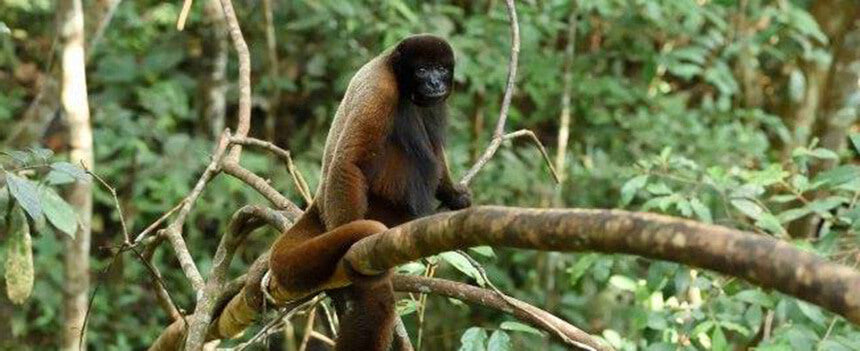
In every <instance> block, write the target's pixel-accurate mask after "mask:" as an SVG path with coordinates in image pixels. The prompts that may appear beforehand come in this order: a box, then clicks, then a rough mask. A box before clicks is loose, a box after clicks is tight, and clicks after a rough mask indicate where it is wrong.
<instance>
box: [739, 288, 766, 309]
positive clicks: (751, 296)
mask: <svg viewBox="0 0 860 351" xmlns="http://www.w3.org/2000/svg"><path fill="white" fill-rule="evenodd" d="M732 298H733V299H737V300H740V301H743V302H746V303H750V304H753V305H757V306H761V307H764V308H773V306H774V299H773V297H771V296H770V295H768V294H765V293H764V292H762V291H761V290H758V289H749V290H744V291H741V292H739V293H737V294H735V295H734V296H732Z"/></svg>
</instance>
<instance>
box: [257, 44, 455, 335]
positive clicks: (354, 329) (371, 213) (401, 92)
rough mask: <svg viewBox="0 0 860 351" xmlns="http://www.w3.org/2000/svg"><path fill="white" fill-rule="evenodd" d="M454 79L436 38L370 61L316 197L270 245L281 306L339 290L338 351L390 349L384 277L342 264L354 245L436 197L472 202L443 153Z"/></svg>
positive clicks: (347, 100) (336, 133)
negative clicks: (302, 297) (452, 174)
mask: <svg viewBox="0 0 860 351" xmlns="http://www.w3.org/2000/svg"><path fill="white" fill-rule="evenodd" d="M453 73H454V55H453V51H452V50H451V47H450V46H449V45H448V43H447V42H446V41H445V40H444V39H441V38H438V37H435V36H432V35H416V36H412V37H408V38H406V39H404V40H403V41H401V42H400V43H399V44H398V45H397V46H396V47H395V48H393V49H390V50H387V51H386V52H384V53H382V54H381V55H379V56H377V57H376V58H374V59H373V60H371V61H370V62H369V63H367V64H365V65H364V66H363V67H362V68H361V69H360V70H359V71H358V72H357V73H356V74H355V76H354V77H353V78H352V80H351V81H350V83H349V87H348V88H347V90H346V94H345V96H344V97H343V100H342V101H341V104H340V106H339V107H338V110H337V113H336V114H335V118H334V121H333V122H332V126H331V130H330V131H329V134H328V138H327V139H326V145H325V151H324V154H323V166H322V177H321V182H320V186H319V188H318V190H317V193H316V197H315V198H314V200H313V202H312V203H311V205H310V207H309V208H308V210H307V211H306V212H305V214H304V215H302V217H301V218H300V219H299V220H298V221H297V222H296V224H295V225H294V226H293V227H292V228H290V229H289V230H288V231H287V232H286V233H284V234H283V235H281V236H280V237H279V238H278V239H277V241H276V242H275V244H274V245H273V247H272V255H271V258H270V260H269V268H270V270H271V273H272V274H273V278H274V279H272V280H271V281H270V285H269V290H270V292H271V293H272V294H273V295H274V296H275V298H276V299H277V298H278V296H296V295H297V294H310V293H314V292H317V291H320V290H331V289H337V290H333V291H330V293H331V294H332V296H333V297H334V298H335V302H336V305H339V306H340V307H343V308H344V309H345V312H344V317H343V319H342V320H341V330H340V332H339V336H338V340H337V343H336V346H335V349H336V350H340V351H344V350H358V351H383V350H387V349H388V347H389V345H390V343H391V332H392V326H393V323H394V317H395V315H394V293H393V290H392V288H391V282H390V279H389V274H388V273H385V274H381V275H377V276H365V275H362V274H360V273H357V272H355V271H353V270H352V268H351V267H349V264H346V265H345V266H346V267H337V265H338V262H339V261H340V259H341V257H343V255H344V254H345V253H346V251H347V250H348V249H349V247H350V246H351V245H352V244H353V243H355V242H356V241H358V240H360V239H362V238H364V237H366V236H368V235H372V234H376V233H379V232H381V231H384V230H386V229H387V227H393V226H397V225H399V224H401V223H404V222H407V221H409V220H412V219H415V218H418V217H421V216H425V215H428V214H430V213H432V212H433V199H434V198H436V199H438V200H439V201H440V202H441V204H442V205H443V206H445V207H448V208H449V209H453V210H456V209H461V208H464V207H468V206H469V205H470V202H471V200H470V195H469V193H468V191H467V190H466V189H465V188H462V187H460V186H458V185H456V184H455V183H454V182H453V181H452V180H451V177H450V174H449V172H448V167H447V163H446V161H445V155H444V150H443V143H444V132H445V126H446V119H447V116H446V115H447V106H446V103H445V100H446V99H447V97H448V95H449V94H450V91H451V88H452V81H453V78H452V77H453ZM350 284H352V285H350ZM344 287H345V288H344ZM338 288H342V289H338Z"/></svg>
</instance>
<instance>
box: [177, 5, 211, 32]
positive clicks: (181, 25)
mask: <svg viewBox="0 0 860 351" xmlns="http://www.w3.org/2000/svg"><path fill="white" fill-rule="evenodd" d="M209 1H212V0H209ZM192 2H193V0H185V1H184V2H183V3H182V10H181V11H180V12H179V18H178V19H177V20H176V30H178V31H182V30H183V29H185V21H186V20H188V13H189V12H191V3H192Z"/></svg>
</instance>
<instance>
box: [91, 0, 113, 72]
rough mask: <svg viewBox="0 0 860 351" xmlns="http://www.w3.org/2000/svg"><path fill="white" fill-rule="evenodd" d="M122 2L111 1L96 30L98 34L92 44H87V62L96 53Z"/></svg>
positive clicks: (93, 37) (94, 36)
mask: <svg viewBox="0 0 860 351" xmlns="http://www.w3.org/2000/svg"><path fill="white" fill-rule="evenodd" d="M120 2H122V0H110V4H108V8H107V10H105V14H104V16H103V17H102V18H101V20H100V21H99V25H98V27H97V28H96V32H95V33H94V34H93V35H92V37H91V39H90V42H89V43H87V49H86V52H87V54H86V55H87V61H89V59H90V56H92V55H93V52H95V48H96V47H97V46H98V44H99V43H101V40H102V38H103V37H104V34H105V30H106V29H107V26H108V25H109V24H110V22H111V21H112V20H113V17H114V15H115V14H116V9H117V8H118V7H119V3H120Z"/></svg>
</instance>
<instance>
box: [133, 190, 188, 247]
mask: <svg viewBox="0 0 860 351" xmlns="http://www.w3.org/2000/svg"><path fill="white" fill-rule="evenodd" d="M187 200H188V198H185V199H182V200H180V201H179V203H178V204H176V206H173V208H171V209H170V210H169V211H167V212H165V213H164V214H163V215H161V217H159V218H158V219H156V220H155V222H152V224H150V225H149V226H148V227H146V229H144V230H143V231H142V232H140V234H138V235H137V236H136V237H135V238H134V245H135V246H137V245H138V244H140V243H141V242H143V239H145V238H146V236H147V235H149V233H151V232H152V231H153V230H155V229H157V228H158V226H160V225H161V223H163V222H164V221H165V220H167V218H169V217H170V215H172V214H173V213H174V212H176V211H179V209H180V208H182V205H183V204H185V201H187Z"/></svg>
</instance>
